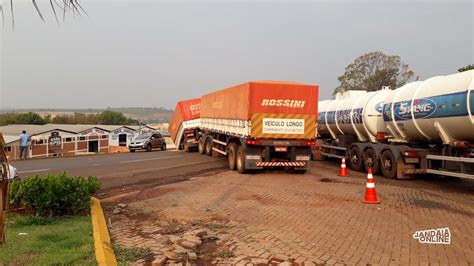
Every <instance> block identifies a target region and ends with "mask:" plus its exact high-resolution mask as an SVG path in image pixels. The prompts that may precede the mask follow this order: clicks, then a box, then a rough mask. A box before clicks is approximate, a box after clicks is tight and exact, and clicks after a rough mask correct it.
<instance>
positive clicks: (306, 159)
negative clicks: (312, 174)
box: [296, 155, 311, 161]
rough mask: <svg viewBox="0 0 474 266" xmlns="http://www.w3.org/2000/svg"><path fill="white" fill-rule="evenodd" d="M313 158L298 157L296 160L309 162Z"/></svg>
mask: <svg viewBox="0 0 474 266" xmlns="http://www.w3.org/2000/svg"><path fill="white" fill-rule="evenodd" d="M310 159H311V158H310V157H309V156H307V155H297V156H296V160H297V161H309V160H310Z"/></svg>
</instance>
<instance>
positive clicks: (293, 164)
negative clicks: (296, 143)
mask: <svg viewBox="0 0 474 266" xmlns="http://www.w3.org/2000/svg"><path fill="white" fill-rule="evenodd" d="M256 165H257V167H272V166H298V167H303V166H305V165H306V163H305V162H258V163H257V164H256Z"/></svg>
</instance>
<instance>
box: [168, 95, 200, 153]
mask: <svg viewBox="0 0 474 266" xmlns="http://www.w3.org/2000/svg"><path fill="white" fill-rule="evenodd" d="M200 115H201V98H197V99H191V100H185V101H180V102H178V103H177V104H176V108H175V111H174V114H173V117H172V118H171V121H170V124H169V127H168V132H169V133H170V137H171V139H172V140H173V142H174V144H175V145H176V148H177V149H178V150H184V151H188V152H190V151H197V143H198V142H197V136H198V135H197V133H198V131H199V127H200Z"/></svg>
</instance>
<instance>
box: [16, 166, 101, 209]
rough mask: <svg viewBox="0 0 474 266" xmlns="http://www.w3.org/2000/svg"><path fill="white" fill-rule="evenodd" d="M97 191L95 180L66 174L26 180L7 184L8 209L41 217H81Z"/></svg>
mask: <svg viewBox="0 0 474 266" xmlns="http://www.w3.org/2000/svg"><path fill="white" fill-rule="evenodd" d="M99 188H100V184H99V182H98V181H97V178H96V177H87V178H85V177H81V176H79V177H68V176H66V173H62V174H58V175H47V176H43V177H40V176H34V177H27V178H25V179H22V180H15V181H13V182H12V183H10V195H9V196H10V206H11V207H13V208H26V209H27V210H29V211H32V212H34V213H35V214H36V215H40V216H60V215H78V214H83V213H85V212H87V211H89V208H90V197H91V196H92V195H93V194H94V193H95V192H96V191H97V190H98V189H99Z"/></svg>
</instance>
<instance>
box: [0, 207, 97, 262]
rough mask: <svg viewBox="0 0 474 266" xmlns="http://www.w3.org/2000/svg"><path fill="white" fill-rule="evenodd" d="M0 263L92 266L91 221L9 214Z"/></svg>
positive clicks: (77, 218)
mask: <svg viewBox="0 0 474 266" xmlns="http://www.w3.org/2000/svg"><path fill="white" fill-rule="evenodd" d="M0 261H1V264H4V265H53V264H56V265H58V264H61V265H71V264H75V265H95V264H96V262H95V254H94V240H93V238H92V224H91V218H90V216H74V217H56V218H53V217H40V216H28V215H21V214H18V213H13V212H9V213H8V214H7V223H6V243H5V244H3V245H2V246H1V248H0Z"/></svg>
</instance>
